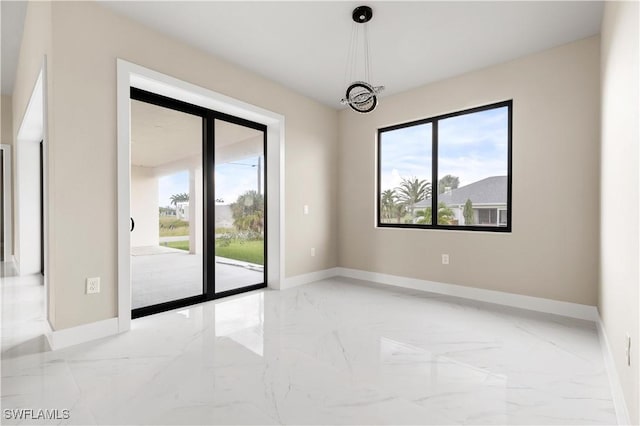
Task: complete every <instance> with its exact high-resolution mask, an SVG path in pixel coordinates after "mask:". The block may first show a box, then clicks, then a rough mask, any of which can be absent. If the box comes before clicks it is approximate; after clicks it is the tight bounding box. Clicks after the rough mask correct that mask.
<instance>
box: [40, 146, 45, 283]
mask: <svg viewBox="0 0 640 426" xmlns="http://www.w3.org/2000/svg"><path fill="white" fill-rule="evenodd" d="M40 275H42V276H44V140H42V141H40ZM43 284H44V283H43Z"/></svg>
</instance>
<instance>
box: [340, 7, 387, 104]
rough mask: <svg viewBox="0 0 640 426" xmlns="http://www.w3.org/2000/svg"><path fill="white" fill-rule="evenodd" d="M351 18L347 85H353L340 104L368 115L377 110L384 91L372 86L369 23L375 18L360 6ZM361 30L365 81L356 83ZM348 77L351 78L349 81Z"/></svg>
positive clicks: (367, 9) (381, 87)
mask: <svg viewBox="0 0 640 426" xmlns="http://www.w3.org/2000/svg"><path fill="white" fill-rule="evenodd" d="M351 18H352V19H353V22H354V23H353V25H352V29H351V40H350V42H349V53H348V55H347V66H346V70H345V85H346V84H347V81H352V83H350V84H349V85H348V86H347V90H346V92H345V97H344V98H343V99H341V100H340V103H341V104H342V105H349V106H350V107H351V109H353V110H354V111H357V112H360V113H363V114H366V113H368V112H371V111H373V110H374V109H375V108H376V106H377V105H378V94H379V93H380V92H381V91H382V90H384V86H374V85H373V84H371V54H370V52H369V29H368V26H367V23H368V22H369V21H371V18H373V10H372V9H371V8H370V7H369V6H358V7H356V8H355V9H353V13H352V15H351ZM361 28H362V39H363V40H362V41H363V50H364V52H363V57H364V80H357V81H354V74H355V70H356V62H357V60H358V54H357V53H358V44H359V39H360V29H361ZM347 76H348V77H349V79H348V80H347Z"/></svg>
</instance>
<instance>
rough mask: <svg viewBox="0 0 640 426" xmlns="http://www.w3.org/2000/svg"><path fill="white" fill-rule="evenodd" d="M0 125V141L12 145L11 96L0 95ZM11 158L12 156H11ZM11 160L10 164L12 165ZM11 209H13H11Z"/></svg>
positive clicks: (12, 196) (12, 180)
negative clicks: (0, 101) (0, 100)
mask: <svg viewBox="0 0 640 426" xmlns="http://www.w3.org/2000/svg"><path fill="white" fill-rule="evenodd" d="M0 117H1V119H0V126H1V127H2V130H1V132H0V134H1V135H2V136H1V137H2V139H0V143H1V144H3V145H13V136H14V135H13V106H12V101H11V96H7V95H2V103H1V104H0ZM11 157H13V152H12V153H11ZM12 160H13V158H12ZM13 163H14V162H13V161H11V164H12V165H13ZM13 175H14V172H13V167H12V168H11V182H14V177H13ZM13 205H14V193H13V191H12V192H11V206H13ZM12 211H13V210H12ZM13 234H14V230H13V214H12V215H11V235H13ZM11 253H13V247H11Z"/></svg>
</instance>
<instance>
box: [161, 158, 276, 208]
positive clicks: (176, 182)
mask: <svg viewBox="0 0 640 426" xmlns="http://www.w3.org/2000/svg"><path fill="white" fill-rule="evenodd" d="M257 164H258V157H249V158H244V159H241V160H238V161H232V162H230V163H225V164H218V165H216V170H215V182H216V188H215V192H216V199H220V200H223V201H224V202H223V203H216V204H231V203H233V202H234V201H236V200H237V199H238V196H240V195H241V194H243V193H245V192H246V191H249V190H254V191H255V190H256V189H257V187H258V169H257ZM262 164H263V167H262V176H263V178H262V179H261V185H260V186H261V189H262V192H263V193H264V158H263V159H262ZM183 192H186V193H188V192H189V172H188V171H186V170H185V171H182V172H178V173H175V174H172V175H169V176H163V177H161V178H160V179H159V185H158V195H159V198H158V200H159V205H160V206H161V207H167V206H170V205H171V196H172V195H174V194H179V193H183Z"/></svg>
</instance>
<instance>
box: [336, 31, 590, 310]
mask: <svg viewBox="0 0 640 426" xmlns="http://www.w3.org/2000/svg"><path fill="white" fill-rule="evenodd" d="M598 64H599V40H598V37H592V38H589V39H585V40H582V41H578V42H575V43H572V44H568V45H565V46H561V47H558V48H555V49H552V50H548V51H544V52H542V53H539V54H535V55H531V56H527V57H525V58H522V59H519V60H515V61H513V62H508V63H505V64H500V65H496V66H492V67H490V68H486V69H483V70H479V71H476V72H472V73H469V74H465V75H462V76H459V77H455V78H451V79H448V80H444V81H441V82H437V83H434V84H429V85H426V86H423V87H420V88H417V89H414V90H411V91H409V92H405V93H402V94H398V95H395V96H390V97H386V98H384V99H382V102H381V105H380V106H379V107H378V109H377V110H376V111H374V112H373V113H371V114H367V115H357V114H355V113H353V112H352V111H348V110H345V111H342V112H341V113H340V122H339V123H340V146H339V152H338V158H339V165H340V185H339V194H340V198H339V209H340V210H339V214H338V217H339V229H338V233H339V235H340V239H339V244H340V247H339V254H340V258H339V259H340V265H341V266H343V267H348V268H355V269H363V270H367V271H375V272H380V273H386V274H394V275H401V276H407V277H412V278H418V279H425V280H432V281H438V282H444V283H452V284H461V285H466V286H472V287H479V288H484V289H491V290H500V291H506V292H510V293H517V294H525V295H530V296H538V297H545V298H550V299H556V300H562V301H568V302H576V303H583V304H588V305H595V304H596V301H597V276H598V266H597V264H598V219H599V214H598V209H599V203H598V184H599V183H598V170H599V164H598V158H599V157H598V154H599V152H598V139H599V126H598V123H599V109H598V101H599V91H598V87H599V80H598V79H599V65H598ZM507 99H513V232H512V233H511V234H501V233H482V232H468V231H467V232H463V231H435V230H400V229H376V228H375V227H374V213H375V212H374V209H375V207H374V206H375V198H374V197H375V190H376V189H375V181H376V170H375V167H376V160H375V148H376V129H377V128H379V127H383V126H388V125H392V124H396V123H402V122H407V121H411V120H415V119H419V118H426V117H431V116H434V115H438V114H443V113H448V112H453V111H458V110H462V109H465V108H469V107H474V106H479V105H485V104H489V103H492V102H496V101H502V100H507ZM442 253H448V254H449V255H450V258H451V263H450V265H448V266H446V265H442V264H441V254H442Z"/></svg>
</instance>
